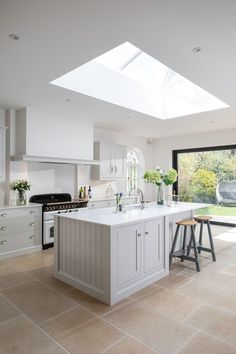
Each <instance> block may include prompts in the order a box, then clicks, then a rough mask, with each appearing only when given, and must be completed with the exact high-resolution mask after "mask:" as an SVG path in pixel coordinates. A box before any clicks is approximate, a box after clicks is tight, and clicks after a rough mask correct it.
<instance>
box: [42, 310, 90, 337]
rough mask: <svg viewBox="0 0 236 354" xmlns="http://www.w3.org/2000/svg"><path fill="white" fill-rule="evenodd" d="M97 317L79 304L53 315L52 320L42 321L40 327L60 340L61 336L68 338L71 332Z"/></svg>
mask: <svg viewBox="0 0 236 354" xmlns="http://www.w3.org/2000/svg"><path fill="white" fill-rule="evenodd" d="M95 318H96V317H95V315H93V314H92V313H91V312H88V311H86V310H84V309H83V308H81V307H80V306H78V307H77V308H74V309H72V310H70V311H67V312H64V313H62V314H61V315H58V316H56V317H53V318H52V319H51V320H48V321H46V322H43V323H41V325H40V327H41V328H43V329H44V330H45V331H46V332H47V333H49V334H50V335H51V336H52V337H54V338H55V339H57V340H58V339H60V338H66V337H67V336H68V335H69V334H70V333H73V332H75V331H77V330H79V329H80V328H82V327H83V326H84V325H85V324H87V323H88V322H89V321H91V320H93V319H95Z"/></svg>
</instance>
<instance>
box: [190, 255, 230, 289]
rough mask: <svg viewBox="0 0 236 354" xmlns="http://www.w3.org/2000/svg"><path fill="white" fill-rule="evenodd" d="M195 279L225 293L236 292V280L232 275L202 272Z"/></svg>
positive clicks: (213, 271) (212, 271)
mask: <svg viewBox="0 0 236 354" xmlns="http://www.w3.org/2000/svg"><path fill="white" fill-rule="evenodd" d="M235 257H236V253H235ZM193 279H195V280H199V281H201V282H205V283H206V284H207V285H208V286H213V287H220V288H222V289H224V290H225V291H227V290H230V291H235V292H236V278H235V276H233V275H231V274H225V273H222V272H217V271H215V270H211V271H210V270H208V271H207V272H206V271H202V272H200V273H197V274H196V275H195V276H194V277H193Z"/></svg>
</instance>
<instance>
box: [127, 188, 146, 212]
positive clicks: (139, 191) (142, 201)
mask: <svg viewBox="0 0 236 354" xmlns="http://www.w3.org/2000/svg"><path fill="white" fill-rule="evenodd" d="M132 191H135V192H136V194H138V193H140V195H141V209H144V199H143V191H142V190H141V189H139V188H134V187H133V188H131V189H130V191H129V195H131V192H132Z"/></svg>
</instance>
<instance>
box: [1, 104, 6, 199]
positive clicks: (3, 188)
mask: <svg viewBox="0 0 236 354" xmlns="http://www.w3.org/2000/svg"><path fill="white" fill-rule="evenodd" d="M0 127H5V110H4V109H0ZM0 149H1V145H0ZM3 153H4V154H5V151H4V152H3ZM0 154H2V151H0ZM4 157H5V156H3V158H4ZM4 172H5V171H4ZM5 189H6V177H5V173H4V174H3V177H2V178H0V205H1V204H4V199H5Z"/></svg>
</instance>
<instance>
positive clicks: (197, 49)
mask: <svg viewBox="0 0 236 354" xmlns="http://www.w3.org/2000/svg"><path fill="white" fill-rule="evenodd" d="M201 51H202V47H195V48H193V53H199V52H201Z"/></svg>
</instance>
